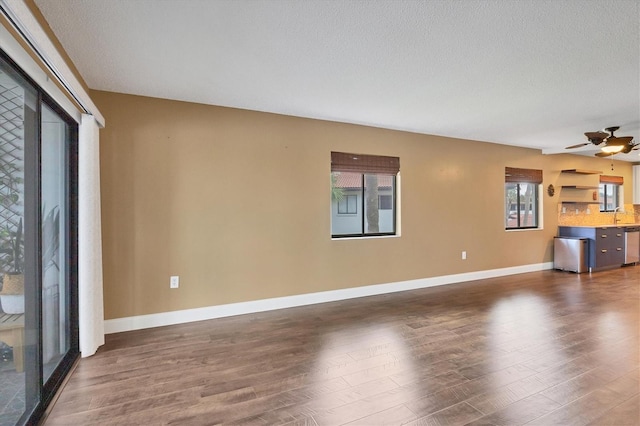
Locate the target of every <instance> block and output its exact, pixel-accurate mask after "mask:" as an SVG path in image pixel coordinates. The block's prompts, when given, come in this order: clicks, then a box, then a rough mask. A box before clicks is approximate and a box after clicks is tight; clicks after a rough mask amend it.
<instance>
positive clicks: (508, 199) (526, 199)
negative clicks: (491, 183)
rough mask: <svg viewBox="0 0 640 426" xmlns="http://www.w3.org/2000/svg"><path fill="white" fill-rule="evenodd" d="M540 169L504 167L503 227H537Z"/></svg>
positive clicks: (540, 181) (540, 180) (540, 182)
mask: <svg viewBox="0 0 640 426" xmlns="http://www.w3.org/2000/svg"><path fill="white" fill-rule="evenodd" d="M540 184H542V170H534V169H515V168H512V167H506V168H505V190H504V193H505V204H504V205H505V229H530V228H538V227H539V223H540V221H539V202H540V198H539V193H540Z"/></svg>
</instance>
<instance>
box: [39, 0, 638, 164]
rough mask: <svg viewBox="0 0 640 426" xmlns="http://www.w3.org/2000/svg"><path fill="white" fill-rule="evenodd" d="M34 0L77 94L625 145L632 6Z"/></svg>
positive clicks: (468, 135)
mask: <svg viewBox="0 0 640 426" xmlns="http://www.w3.org/2000/svg"><path fill="white" fill-rule="evenodd" d="M35 2H36V4H37V5H38V6H39V7H40V9H41V11H42V13H43V14H44V16H45V18H46V19H47V21H48V22H49V24H50V25H51V28H52V29H53V31H54V32H55V34H56V35H57V37H58V38H59V39H60V41H61V43H62V45H63V46H64V48H65V49H66V51H67V53H68V54H69V56H70V57H71V59H72V60H73V61H74V63H75V65H76V66H77V68H78V69H79V71H80V72H81V74H82V76H83V77H84V79H85V81H86V82H87V84H88V85H89V87H90V88H92V89H98V90H107V91H113V92H121V93H130V94H136V95H144V96H152V97H159V98H167V99H176V100H183V101H190V102H198V103H204V104H212V105H222V106H229V107H235V108H243V109H250V110H257V111H268V112H274V113H279V114H286V115H293V116H300V117H311V118H319V119H326V120H333V121H340V122H348V123H358V124H365V125H371V126H376V127H383V128H390V129H400V130H408V131H412V132H417V133H425V134H434V135H444V136H451V137H457V138H465V139H473V140H480V141H487V142H497V143H502V144H508V145H517V146H525V147H532V148H539V149H542V150H543V152H546V153H553V152H562V151H564V150H563V148H564V147H565V146H567V145H573V144H577V143H581V142H585V141H586V138H585V137H584V135H583V133H584V132H586V131H596V130H600V129H602V128H604V127H607V126H613V125H619V126H621V129H620V130H619V131H618V132H617V133H616V134H617V135H618V136H627V135H630V136H633V137H634V140H635V141H636V142H638V141H640V47H639V46H640V30H639V27H640V24H639V22H640V0H593V1H584V0H520V1H513V0H483V1H479V0H465V1H447V0H431V1H429V0H425V1H422V0H420V1H409V0H370V1H357V0H351V1H348V0H335V1H329V0H182V1H180V0H135V1H133V0H109V1H105V0H82V1H76V0H35ZM587 149H588V148H587ZM594 152H595V151H594ZM638 152H639V151H633V153H632V154H627V155H624V154H620V155H617V156H616V158H618V159H625V160H629V161H639V160H640V158H639V157H638V156H637V153H638Z"/></svg>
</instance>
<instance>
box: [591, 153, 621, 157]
mask: <svg viewBox="0 0 640 426" xmlns="http://www.w3.org/2000/svg"><path fill="white" fill-rule="evenodd" d="M615 154H617V152H596V157H611V156H612V155H615Z"/></svg>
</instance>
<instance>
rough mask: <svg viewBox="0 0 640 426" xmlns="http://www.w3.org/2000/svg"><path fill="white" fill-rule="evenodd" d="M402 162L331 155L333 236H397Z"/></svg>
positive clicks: (339, 154)
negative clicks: (399, 177) (397, 204)
mask: <svg viewBox="0 0 640 426" xmlns="http://www.w3.org/2000/svg"><path fill="white" fill-rule="evenodd" d="M399 171H400V159H399V158H398V157H387V156H380V155H365V154H351V153H345V152H332V153H331V236H332V237H333V238H344V237H368V236H384V235H395V234H396V222H397V218H396V210H397V209H396V177H397V175H398V172H399Z"/></svg>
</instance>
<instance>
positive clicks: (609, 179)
mask: <svg viewBox="0 0 640 426" xmlns="http://www.w3.org/2000/svg"><path fill="white" fill-rule="evenodd" d="M623 181H624V179H623V178H622V176H605V175H600V183H613V184H616V185H622V183H623Z"/></svg>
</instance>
